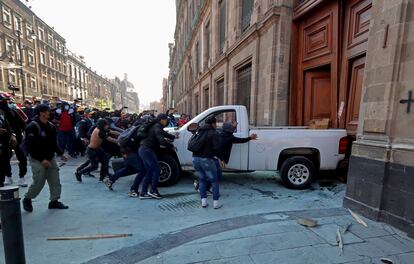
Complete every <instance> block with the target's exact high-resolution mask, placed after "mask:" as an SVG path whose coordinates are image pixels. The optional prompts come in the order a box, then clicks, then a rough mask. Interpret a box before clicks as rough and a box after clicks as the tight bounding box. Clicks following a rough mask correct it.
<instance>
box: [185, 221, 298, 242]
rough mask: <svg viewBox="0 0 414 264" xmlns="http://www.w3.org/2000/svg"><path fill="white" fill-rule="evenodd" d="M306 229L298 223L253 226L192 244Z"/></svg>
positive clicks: (287, 222)
mask: <svg viewBox="0 0 414 264" xmlns="http://www.w3.org/2000/svg"><path fill="white" fill-rule="evenodd" d="M303 230H305V228H304V227H302V226H300V225H298V224H296V221H284V222H274V223H266V224H259V225H253V226H249V227H244V228H240V229H236V230H231V231H226V232H223V233H220V234H217V235H213V236H209V237H205V238H202V239H199V240H195V241H193V242H192V243H206V242H212V241H221V240H228V239H236V238H243V237H251V236H260V235H270V234H280V233H285V232H294V231H303Z"/></svg>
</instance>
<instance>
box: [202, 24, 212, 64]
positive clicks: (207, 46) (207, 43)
mask: <svg viewBox="0 0 414 264" xmlns="http://www.w3.org/2000/svg"><path fill="white" fill-rule="evenodd" d="M210 34H211V31H210V21H208V22H207V23H206V26H205V28H204V70H206V69H207V67H208V60H209V59H210V38H211V37H210Z"/></svg>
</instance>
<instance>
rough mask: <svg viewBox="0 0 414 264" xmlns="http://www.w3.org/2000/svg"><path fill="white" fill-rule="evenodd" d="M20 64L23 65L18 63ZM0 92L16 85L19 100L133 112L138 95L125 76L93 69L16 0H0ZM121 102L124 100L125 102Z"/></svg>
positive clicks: (137, 102)
mask: <svg viewBox="0 0 414 264" xmlns="http://www.w3.org/2000/svg"><path fill="white" fill-rule="evenodd" d="M20 65H22V67H20ZM0 66H1V67H0V91H9V92H11V90H9V87H10V88H12V87H15V88H16V89H15V91H14V92H15V95H16V99H17V100H18V101H21V100H22V99H23V91H24V95H25V97H26V98H32V97H33V96H36V97H38V98H43V99H56V100H57V99H62V100H68V101H71V100H73V99H75V98H79V99H82V102H83V104H87V105H90V106H96V107H100V108H114V107H115V106H116V108H118V109H119V108H121V107H122V106H124V105H125V106H126V104H128V105H130V106H131V109H132V111H138V109H139V108H138V107H136V106H138V105H139V98H138V94H137V93H136V92H134V91H133V84H132V83H130V82H129V81H128V80H125V82H121V81H120V80H119V79H118V80H117V81H116V80H110V79H108V78H106V77H103V76H102V75H99V74H97V73H96V71H93V70H92V69H91V68H90V67H88V66H87V65H86V63H85V60H84V58H83V57H82V56H78V55H76V53H75V52H71V51H68V50H67V48H66V40H65V38H63V37H62V36H61V35H60V34H59V33H57V32H56V31H55V30H54V28H53V27H51V26H49V25H48V24H47V23H45V22H44V21H43V20H42V19H41V18H39V17H38V16H37V15H36V14H35V13H34V12H33V11H32V10H31V9H30V8H29V7H28V6H26V5H25V4H24V3H22V2H21V1H19V0H2V1H0ZM124 101H125V102H124Z"/></svg>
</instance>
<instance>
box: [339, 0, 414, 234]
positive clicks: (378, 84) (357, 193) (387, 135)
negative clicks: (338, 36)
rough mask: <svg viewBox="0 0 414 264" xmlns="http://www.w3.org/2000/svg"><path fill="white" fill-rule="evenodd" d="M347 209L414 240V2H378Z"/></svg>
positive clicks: (373, 10)
mask: <svg viewBox="0 0 414 264" xmlns="http://www.w3.org/2000/svg"><path fill="white" fill-rule="evenodd" d="M359 122H360V125H359V127H358V135H357V140H356V142H355V143H354V144H353V148H352V156H351V161H350V171H349V175H348V184H347V192H346V197H345V200H344V206H346V207H350V208H352V209H354V210H357V211H359V212H361V213H363V214H364V215H366V216H368V217H370V218H373V219H376V220H381V221H386V222H389V223H391V224H394V225H396V226H398V227H399V228H401V229H403V230H404V231H406V232H408V233H409V235H411V236H412V237H414V206H413V203H414V132H413V131H414V1H412V0H395V1H388V0H376V1H373V6H372V19H371V24H370V33H369V41H368V53H367V60H366V69H365V75H364V88H363V91H362V101H361V108H360V119H359Z"/></svg>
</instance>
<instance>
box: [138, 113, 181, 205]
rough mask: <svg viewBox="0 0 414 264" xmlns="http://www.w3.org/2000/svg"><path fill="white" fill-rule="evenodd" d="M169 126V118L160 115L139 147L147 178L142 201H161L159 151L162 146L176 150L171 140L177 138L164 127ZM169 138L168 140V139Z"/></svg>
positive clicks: (143, 186) (142, 192)
mask: <svg viewBox="0 0 414 264" xmlns="http://www.w3.org/2000/svg"><path fill="white" fill-rule="evenodd" d="M167 125H168V116H167V115H166V114H159V115H158V116H157V122H156V123H155V124H154V125H152V126H151V127H150V128H149V130H148V134H147V137H146V138H144V139H143V140H142V141H141V143H140V147H139V156H140V157H141V159H142V160H143V162H144V167H145V172H146V175H145V178H144V181H143V184H142V189H141V193H140V195H139V198H140V199H148V198H156V199H161V198H162V195H161V194H160V193H159V192H158V188H157V186H158V178H159V177H160V165H159V164H158V158H157V151H158V150H159V149H160V147H161V146H164V147H166V148H174V145H173V144H172V143H170V142H168V140H167V139H169V140H174V139H175V138H176V137H175V136H174V135H172V134H169V133H167V132H165V131H164V127H166V126H167ZM166 138H167V139H166ZM150 182H151V191H149V192H148V191H147V190H148V185H149V183H150Z"/></svg>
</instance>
